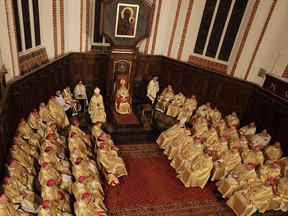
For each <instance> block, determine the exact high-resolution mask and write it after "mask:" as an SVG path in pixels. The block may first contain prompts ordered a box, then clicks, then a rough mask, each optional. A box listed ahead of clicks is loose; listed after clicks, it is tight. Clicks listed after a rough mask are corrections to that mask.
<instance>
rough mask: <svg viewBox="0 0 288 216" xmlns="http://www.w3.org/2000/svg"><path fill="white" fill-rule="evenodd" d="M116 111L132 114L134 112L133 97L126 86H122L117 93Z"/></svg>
mask: <svg viewBox="0 0 288 216" xmlns="http://www.w3.org/2000/svg"><path fill="white" fill-rule="evenodd" d="M115 97H116V98H115V108H116V112H117V113H120V114H130V113H131V112H132V99H131V97H130V95H129V91H128V89H127V88H126V87H125V86H121V87H120V88H119V89H118V90H117V91H116V95H115Z"/></svg>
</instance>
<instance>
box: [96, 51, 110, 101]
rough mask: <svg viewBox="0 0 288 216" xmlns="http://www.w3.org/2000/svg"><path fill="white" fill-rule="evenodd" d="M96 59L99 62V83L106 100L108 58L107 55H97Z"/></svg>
mask: <svg viewBox="0 0 288 216" xmlns="http://www.w3.org/2000/svg"><path fill="white" fill-rule="evenodd" d="M96 61H97V62H99V66H100V68H99V85H100V87H101V90H102V93H101V94H102V95H103V97H104V100H106V98H105V95H106V94H107V93H106V92H107V86H106V83H107V76H108V74H107V72H108V58H107V55H102V56H98V57H96Z"/></svg>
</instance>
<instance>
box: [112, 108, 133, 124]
mask: <svg viewBox="0 0 288 216" xmlns="http://www.w3.org/2000/svg"><path fill="white" fill-rule="evenodd" d="M112 113H113V116H114V118H115V121H116V123H117V125H138V124H139V121H138V120H137V118H136V116H135V115H134V113H133V112H132V113H131V114H118V113H116V112H115V111H114V110H113V111H112Z"/></svg>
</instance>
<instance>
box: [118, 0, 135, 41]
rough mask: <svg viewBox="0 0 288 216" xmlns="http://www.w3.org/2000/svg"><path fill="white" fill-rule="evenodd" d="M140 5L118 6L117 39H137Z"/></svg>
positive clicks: (121, 4) (120, 4)
mask: <svg viewBox="0 0 288 216" xmlns="http://www.w3.org/2000/svg"><path fill="white" fill-rule="evenodd" d="M138 13H139V5H135V4H123V3H119V4H117V14H116V24H115V37H124V38H135V35H136V29H137V21H138Z"/></svg>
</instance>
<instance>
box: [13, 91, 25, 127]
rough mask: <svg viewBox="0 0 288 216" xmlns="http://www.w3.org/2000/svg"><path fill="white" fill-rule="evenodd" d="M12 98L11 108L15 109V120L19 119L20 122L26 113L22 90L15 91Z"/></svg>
mask: <svg viewBox="0 0 288 216" xmlns="http://www.w3.org/2000/svg"><path fill="white" fill-rule="evenodd" d="M11 97H12V107H11V108H12V109H13V115H14V118H15V119H17V122H18V121H19V119H20V118H21V116H22V115H23V112H24V110H23V105H22V98H21V97H22V94H21V91H20V89H13V91H12V94H11Z"/></svg>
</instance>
